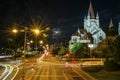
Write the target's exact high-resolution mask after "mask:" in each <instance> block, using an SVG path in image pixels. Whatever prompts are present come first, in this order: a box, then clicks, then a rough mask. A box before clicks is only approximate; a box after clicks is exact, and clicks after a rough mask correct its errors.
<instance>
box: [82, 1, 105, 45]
mask: <svg viewBox="0 0 120 80" xmlns="http://www.w3.org/2000/svg"><path fill="white" fill-rule="evenodd" d="M84 29H85V30H86V31H87V32H88V33H90V34H91V35H92V37H93V43H99V42H101V41H102V40H103V39H105V38H106V34H105V32H104V31H103V30H102V29H101V28H100V22H99V15H98V12H97V13H96V16H95V13H94V9H93V5H92V3H91V1H90V4H89V9H88V14H87V16H85V17H84Z"/></svg>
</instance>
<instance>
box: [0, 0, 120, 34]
mask: <svg viewBox="0 0 120 80" xmlns="http://www.w3.org/2000/svg"><path fill="white" fill-rule="evenodd" d="M91 2H92V5H93V8H94V12H95V14H96V12H98V13H99V17H100V25H101V28H103V29H107V28H108V25H109V21H110V19H111V18H112V19H113V24H114V25H115V27H116V28H117V27H118V22H119V21H120V6H119V5H120V0H91ZM89 3H90V0H0V28H1V30H4V29H6V27H9V26H10V25H11V24H13V23H18V24H22V25H29V24H31V19H32V18H41V20H44V23H45V24H48V25H49V26H50V27H52V28H56V27H57V28H60V30H61V31H62V32H63V33H64V34H66V35H68V34H69V35H71V34H72V33H73V32H75V31H76V30H77V28H83V19H84V16H85V15H87V13H88V8H89ZM0 34H1V33H0Z"/></svg>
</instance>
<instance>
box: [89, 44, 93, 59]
mask: <svg viewBox="0 0 120 80" xmlns="http://www.w3.org/2000/svg"><path fill="white" fill-rule="evenodd" d="M88 47H89V48H90V53H89V55H90V58H92V48H93V44H88Z"/></svg>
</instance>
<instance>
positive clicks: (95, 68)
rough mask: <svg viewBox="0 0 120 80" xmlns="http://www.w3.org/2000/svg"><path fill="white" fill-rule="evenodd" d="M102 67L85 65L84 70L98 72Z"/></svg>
mask: <svg viewBox="0 0 120 80" xmlns="http://www.w3.org/2000/svg"><path fill="white" fill-rule="evenodd" d="M101 69H103V66H88V67H83V70H84V71H87V72H98V71H100V70H101Z"/></svg>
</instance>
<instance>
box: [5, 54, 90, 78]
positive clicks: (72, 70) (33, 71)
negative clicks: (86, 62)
mask: <svg viewBox="0 0 120 80" xmlns="http://www.w3.org/2000/svg"><path fill="white" fill-rule="evenodd" d="M15 71H16V70H14V71H13V73H14V72H15ZM13 73H12V75H13ZM81 73H82V70H81V69H80V67H79V66H78V67H71V66H66V65H65V62H59V61H58V60H57V59H56V58H55V57H53V56H52V55H51V54H49V55H47V56H44V58H43V59H42V60H41V61H39V58H36V57H34V58H31V59H28V60H27V62H26V63H25V64H24V66H23V64H22V65H20V66H19V72H18V73H17V75H16V77H15V78H14V79H13V80H92V78H91V77H89V76H85V74H84V73H82V75H81ZM11 77H12V76H11ZM11 77H10V76H9V78H7V80H9V79H10V78H11Z"/></svg>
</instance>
